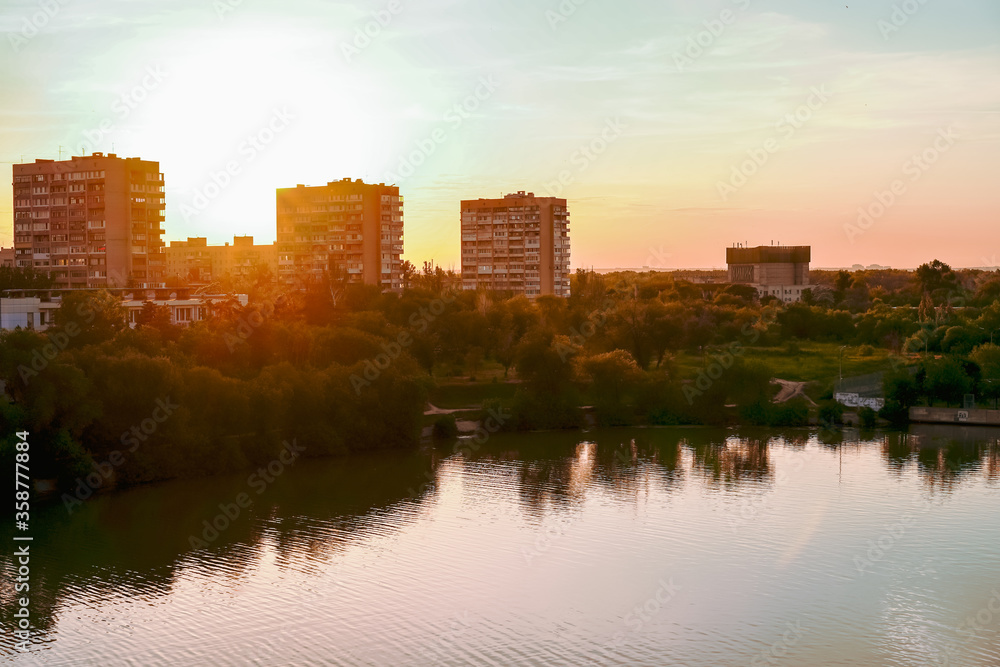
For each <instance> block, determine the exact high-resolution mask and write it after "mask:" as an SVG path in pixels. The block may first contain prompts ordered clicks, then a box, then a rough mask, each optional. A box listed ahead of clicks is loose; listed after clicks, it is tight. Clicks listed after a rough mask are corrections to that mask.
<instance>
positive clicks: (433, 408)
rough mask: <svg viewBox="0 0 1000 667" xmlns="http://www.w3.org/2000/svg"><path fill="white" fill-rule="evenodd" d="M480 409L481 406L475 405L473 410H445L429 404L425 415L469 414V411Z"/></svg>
mask: <svg viewBox="0 0 1000 667" xmlns="http://www.w3.org/2000/svg"><path fill="white" fill-rule="evenodd" d="M479 409H480V406H478V405H473V406H472V407H471V408H452V409H450V410H449V409H445V408H439V407H437V406H436V405H434V404H433V403H428V404H427V409H426V410H424V414H425V415H453V414H455V413H456V412H468V411H469V410H479Z"/></svg>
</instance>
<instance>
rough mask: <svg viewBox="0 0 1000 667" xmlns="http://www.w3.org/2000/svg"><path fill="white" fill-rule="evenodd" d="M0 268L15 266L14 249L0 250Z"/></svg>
mask: <svg viewBox="0 0 1000 667" xmlns="http://www.w3.org/2000/svg"><path fill="white" fill-rule="evenodd" d="M0 266H8V267H13V266H14V249H13V248H0Z"/></svg>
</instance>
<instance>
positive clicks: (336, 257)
mask: <svg viewBox="0 0 1000 667" xmlns="http://www.w3.org/2000/svg"><path fill="white" fill-rule="evenodd" d="M277 239H278V242H277V245H278V275H279V276H280V277H281V278H283V279H285V280H287V281H294V280H295V279H296V278H297V277H299V276H310V275H311V276H320V275H323V274H324V273H326V272H330V273H340V272H342V273H343V274H344V275H346V276H347V277H348V279H349V280H350V281H351V282H357V283H364V284H366V285H378V286H380V287H381V288H382V289H383V290H394V291H400V290H402V288H403V271H402V261H401V259H400V256H401V255H402V253H403V198H402V197H400V196H399V188H398V187H397V186H394V185H386V184H384V183H378V184H371V183H365V182H363V181H362V180H361V179H358V180H354V181H352V180H351V179H349V178H345V179H342V180H340V181H332V182H330V183H327V184H326V185H320V186H312V187H307V186H305V185H298V186H296V187H294V188H280V189H278V191H277Z"/></svg>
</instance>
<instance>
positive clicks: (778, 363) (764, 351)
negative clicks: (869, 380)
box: [676, 341, 891, 398]
mask: <svg viewBox="0 0 1000 667" xmlns="http://www.w3.org/2000/svg"><path fill="white" fill-rule="evenodd" d="M840 348H841V345H840V344H838V343H816V342H812V341H801V342H800V341H795V342H794V344H791V345H790V344H788V343H786V344H784V345H782V346H780V347H748V348H745V351H744V355H743V357H744V358H745V359H748V360H750V359H754V360H757V361H761V362H763V363H765V364H767V365H768V366H769V367H770V368H771V370H772V372H773V374H774V377H776V378H781V379H782V380H791V381H793V382H811V383H814V384H813V385H811V386H810V387H809V388H808V389H809V390H808V392H807V393H809V395H810V396H813V397H814V398H815V396H814V394H815V395H821V394H823V393H825V392H826V391H830V390H832V389H833V385H834V382H836V380H837V378H838V377H839V375H840ZM676 361H677V365H678V367H679V370H680V371H681V373H683V374H684V375H687V376H692V375H696V374H697V373H698V371H699V370H701V369H702V368H704V367H705V365H706V360H705V358H704V357H702V356H700V355H698V354H691V353H689V352H681V353H679V354H678V355H677V357H676ZM709 363H711V362H710V361H709ZM890 368H891V366H890V362H889V351H888V350H885V349H878V348H876V349H875V350H874V352H873V354H871V355H869V356H862V355H860V354H859V353H858V348H857V347H856V346H851V347H848V348H847V349H845V350H844V377H851V376H854V375H867V374H869V373H878V372H881V371H887V370H889V369H890Z"/></svg>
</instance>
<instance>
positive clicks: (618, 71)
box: [0, 0, 1000, 269]
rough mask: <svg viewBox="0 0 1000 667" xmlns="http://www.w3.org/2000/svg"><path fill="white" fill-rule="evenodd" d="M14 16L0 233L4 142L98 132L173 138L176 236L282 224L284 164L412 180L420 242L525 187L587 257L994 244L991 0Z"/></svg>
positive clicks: (907, 259)
mask: <svg viewBox="0 0 1000 667" xmlns="http://www.w3.org/2000/svg"><path fill="white" fill-rule="evenodd" d="M845 2H846V3H847V4H845ZM0 33H3V36H4V39H3V42H4V43H2V44H0V91H2V93H3V94H2V96H0V99H2V104H0V162H2V163H3V164H2V167H3V172H4V173H5V174H6V176H4V177H3V178H0V220H3V221H4V222H3V224H0V245H5V246H9V245H11V244H12V237H13V213H12V189H11V181H12V178H11V167H10V165H11V164H13V163H17V162H20V161H22V160H23V161H26V162H31V161H33V160H34V159H36V158H56V159H58V158H59V157H60V156H61V157H62V158H63V159H65V158H67V157H68V156H69V155H71V154H74V155H80V154H84V153H90V152H92V151H103V152H115V153H117V154H118V155H119V156H122V157H141V158H143V159H147V160H157V161H159V162H160V167H161V171H162V172H164V173H165V182H166V202H167V203H166V206H167V209H166V221H165V224H164V228H165V229H166V234H165V235H164V240H166V241H171V240H182V239H184V238H186V237H188V236H205V237H208V239H209V242H210V243H223V242H225V241H227V240H228V241H231V240H232V237H233V235H243V234H250V235H253V236H254V237H255V240H256V241H257V242H264V243H270V242H272V241H273V240H274V238H275V192H274V191H275V189H276V188H279V187H294V186H295V185H296V184H299V183H303V184H307V185H322V184H324V183H326V182H329V181H333V180H339V179H341V178H345V177H350V178H362V179H364V180H365V182H375V183H379V182H387V183H394V184H396V185H399V186H400V191H401V194H402V195H403V196H404V198H405V204H404V244H405V253H404V258H405V259H408V260H410V261H411V262H413V263H414V264H416V265H417V266H420V265H421V264H422V263H423V262H424V261H425V260H433V261H435V262H436V263H438V264H439V265H441V266H444V267H445V268H450V267H455V266H457V265H458V263H459V257H460V240H459V239H460V218H459V202H460V200H462V199H476V198H479V197H496V196H500V195H501V194H502V193H507V192H515V191H518V190H526V191H532V192H534V193H535V194H536V195H547V196H560V197H565V198H566V199H567V200H568V203H569V210H570V218H571V232H570V236H571V243H572V261H571V263H572V267H573V268H574V269H575V268H579V267H587V268H590V267H596V268H611V267H642V266H649V267H651V268H709V267H722V266H724V265H725V248H726V247H728V246H730V245H732V244H734V243H748V244H750V245H769V244H771V243H782V244H785V245H811V246H812V248H813V252H812V258H813V262H812V265H813V266H814V267H836V266H851V265H854V264H864V265H869V264H880V265H888V266H893V267H899V268H912V267H915V266H917V265H919V264H921V263H923V262H926V261H929V260H931V259H934V258H938V259H941V260H942V261H945V262H948V263H949V264H951V265H953V266H961V267H966V266H995V265H998V264H1000V260H998V257H1000V224H998V223H1000V187H998V185H997V183H996V176H997V173H998V170H997V167H996V160H997V158H998V157H1000V3H997V2H996V0H949V1H948V2H945V1H944V0H905V1H903V0H868V1H867V2H866V3H865V4H864V5H861V4H858V5H855V4H854V1H853V0H840V1H839V2H836V3H835V2H827V1H820V0H810V1H805V2H803V1H802V0H720V1H712V0H709V1H705V0H673V1H670V0H667V1H657V2H654V1H653V0H645V1H639V0H616V1H615V2H611V0H535V1H528V0H505V1H504V2H485V1H483V0H475V1H472V0H467V1H462V2H460V1H457V0H365V1H357V2H336V1H329V0H325V1H320V0H282V1H280V2H277V1H272V0H145V1H142V0H140V1H136V0H101V1H100V2H94V1H90V2H88V1H86V0H31V1H29V0H4V3H3V7H2V8H0ZM60 151H61V152H60Z"/></svg>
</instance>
